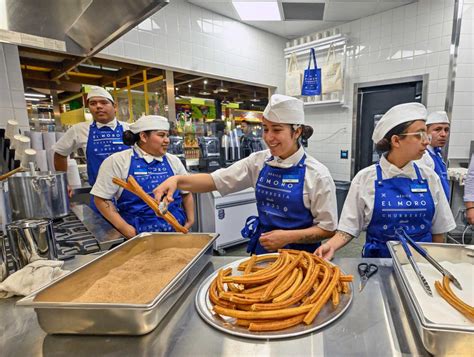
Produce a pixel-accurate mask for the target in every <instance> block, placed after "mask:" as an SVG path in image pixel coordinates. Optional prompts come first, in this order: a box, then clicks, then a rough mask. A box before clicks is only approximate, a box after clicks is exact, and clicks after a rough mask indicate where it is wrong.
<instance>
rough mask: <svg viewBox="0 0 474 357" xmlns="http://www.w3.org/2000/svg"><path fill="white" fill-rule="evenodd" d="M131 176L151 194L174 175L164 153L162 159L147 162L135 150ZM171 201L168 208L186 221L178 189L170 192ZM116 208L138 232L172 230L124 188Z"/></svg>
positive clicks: (182, 220)
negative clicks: (171, 194) (172, 199)
mask: <svg viewBox="0 0 474 357" xmlns="http://www.w3.org/2000/svg"><path fill="white" fill-rule="evenodd" d="M130 175H131V176H133V177H134V178H135V179H136V180H137V182H138V183H139V184H140V186H141V187H142V188H143V190H144V191H145V192H146V193H147V194H149V195H150V196H153V190H154V189H155V188H156V186H158V185H159V184H161V183H162V182H163V181H165V180H166V179H167V178H168V177H171V176H173V175H174V172H173V169H172V168H171V166H170V164H169V162H168V159H167V158H166V156H163V160H162V161H161V162H160V161H158V160H153V161H152V162H151V163H147V162H146V161H145V159H143V158H141V157H139V156H138V155H137V153H136V152H135V151H134V152H133V156H132V158H131V162H130V169H129V171H128V176H130ZM173 198H174V201H173V202H170V203H169V205H168V211H169V212H170V213H171V214H172V215H173V216H175V217H176V219H177V220H178V222H179V223H180V224H181V225H184V223H185V222H186V214H185V213H184V210H183V208H182V202H183V200H182V197H181V193H180V191H179V190H176V192H175V193H174V195H173ZM117 208H118V210H119V213H120V215H121V216H122V218H123V219H125V220H126V221H127V223H128V224H130V225H132V226H133V227H135V230H136V231H137V234H138V233H142V232H174V229H173V228H172V227H171V226H170V225H169V224H168V222H166V221H165V220H164V219H163V218H160V217H158V216H157V215H156V214H155V212H154V211H153V210H152V209H151V208H150V207H149V206H148V205H147V204H146V203H145V202H144V201H143V200H142V199H141V198H139V197H138V196H136V195H135V194H133V193H131V192H129V191H126V190H124V191H123V192H122V195H121V196H120V198H119V199H118V200H117Z"/></svg>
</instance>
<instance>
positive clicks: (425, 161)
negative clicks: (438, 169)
mask: <svg viewBox="0 0 474 357" xmlns="http://www.w3.org/2000/svg"><path fill="white" fill-rule="evenodd" d="M428 150H429V151H431V153H432V154H434V148H433V147H432V146H431V145H428V146H427V147H426V150H425V153H424V154H423V156H422V157H421V159H420V160H417V161H415V163H416V164H417V165H418V166H420V165H425V166H428V167H429V168H430V169H433V170H434V169H435V162H434V160H433V158H432V157H431V156H430V153H429V152H428Z"/></svg>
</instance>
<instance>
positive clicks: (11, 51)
mask: <svg viewBox="0 0 474 357" xmlns="http://www.w3.org/2000/svg"><path fill="white" fill-rule="evenodd" d="M0 113H1V114H0V127H1V128H5V127H6V124H7V121H8V120H10V119H15V120H16V121H18V123H19V124H20V129H21V130H28V115H27V112H26V102H25V96H24V90H23V77H22V75H21V69H20V58H19V56H18V47H17V46H15V45H10V44H6V43H0Z"/></svg>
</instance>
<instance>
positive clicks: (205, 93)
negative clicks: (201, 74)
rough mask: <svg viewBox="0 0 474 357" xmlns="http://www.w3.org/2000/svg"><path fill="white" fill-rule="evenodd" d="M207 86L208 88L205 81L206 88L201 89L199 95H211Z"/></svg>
mask: <svg viewBox="0 0 474 357" xmlns="http://www.w3.org/2000/svg"><path fill="white" fill-rule="evenodd" d="M206 86H207V79H205V80H204V87H203V89H201V90H200V91H199V93H198V94H200V95H211V93H209V92H208V91H207V90H206Z"/></svg>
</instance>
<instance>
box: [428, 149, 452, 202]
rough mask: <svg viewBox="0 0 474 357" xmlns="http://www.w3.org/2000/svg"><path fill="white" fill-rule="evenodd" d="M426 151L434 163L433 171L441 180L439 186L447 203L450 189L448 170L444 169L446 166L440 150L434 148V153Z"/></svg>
mask: <svg viewBox="0 0 474 357" xmlns="http://www.w3.org/2000/svg"><path fill="white" fill-rule="evenodd" d="M426 151H428V154H430V156H431V158H432V159H433V161H434V164H435V168H434V170H435V172H436V173H437V174H438V176H439V179H440V180H441V185H442V186H443V190H444V193H445V194H446V198H447V199H448V202H449V197H450V196H451V195H450V191H451V189H450V187H449V179H448V170H447V169H446V164H445V163H444V161H443V156H442V155H441V148H434V152H431V150H429V149H426Z"/></svg>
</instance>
